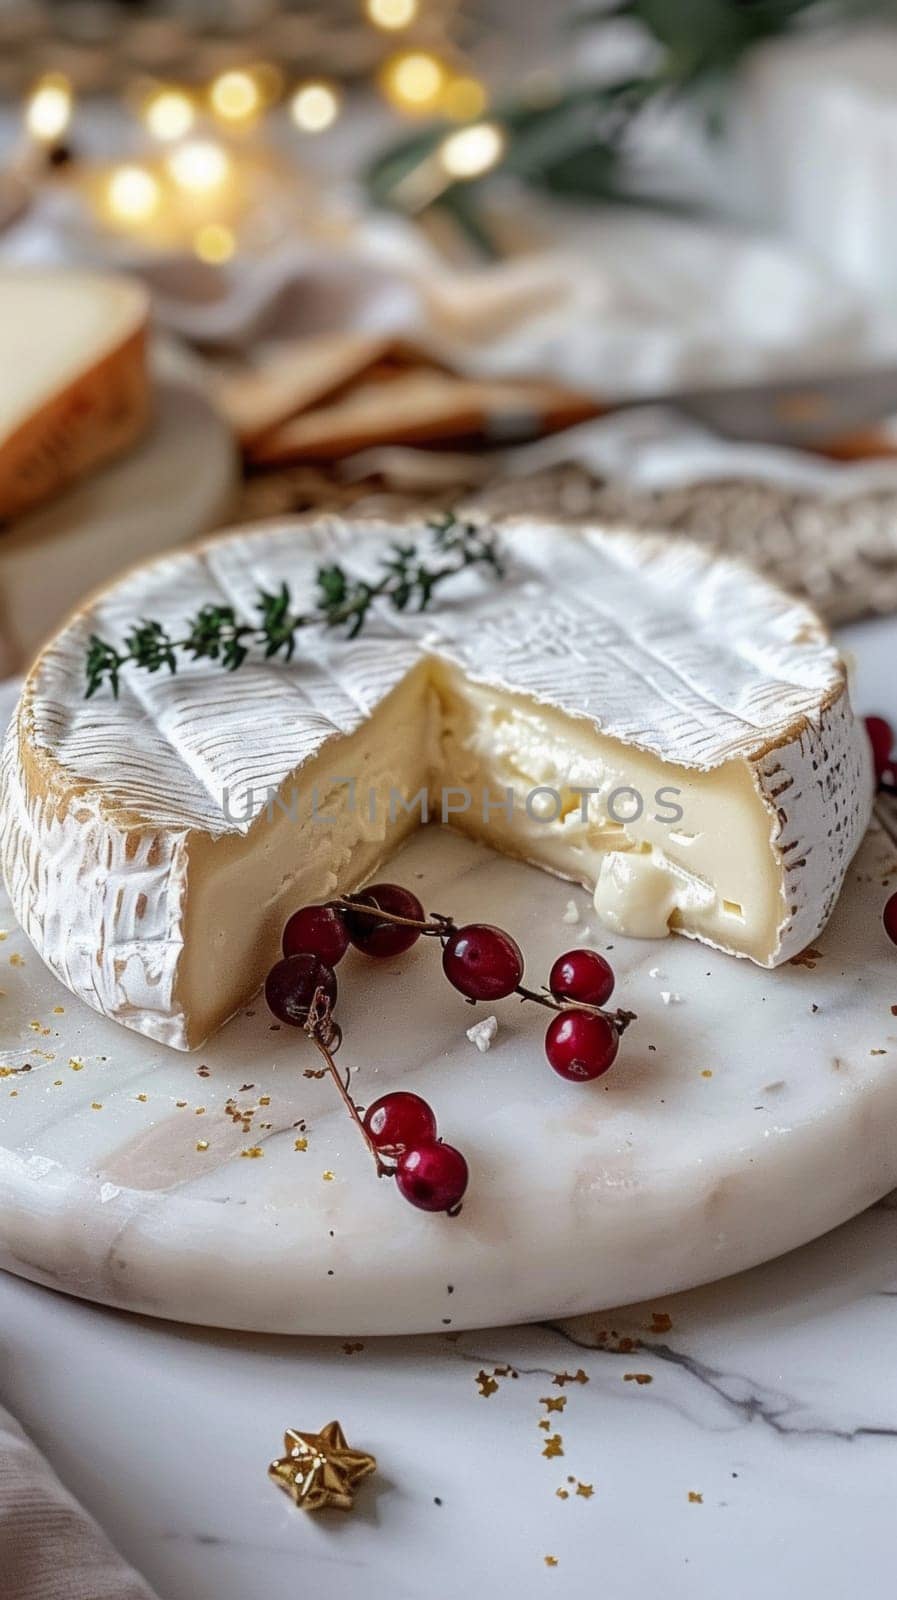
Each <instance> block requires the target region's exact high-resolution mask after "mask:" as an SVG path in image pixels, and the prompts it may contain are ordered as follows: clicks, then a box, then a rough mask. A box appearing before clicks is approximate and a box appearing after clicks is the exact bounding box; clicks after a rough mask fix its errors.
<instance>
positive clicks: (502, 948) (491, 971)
mask: <svg viewBox="0 0 897 1600" xmlns="http://www.w3.org/2000/svg"><path fill="white" fill-rule="evenodd" d="M442 970H443V972H444V973H445V975H446V977H447V978H448V981H449V983H451V984H454V987H455V988H456V989H460V991H461V993H462V994H465V995H466V996H467V998H468V1000H502V999H504V997H505V995H507V994H513V993H514V990H515V989H516V988H517V985H518V983H519V982H520V980H521V978H522V977H523V956H522V954H521V951H520V946H519V945H518V944H517V943H516V941H515V940H514V939H512V938H511V935H510V934H509V933H505V932H504V931H503V930H502V929H501V928H493V927H491V926H490V924H489V923H488V922H469V923H468V924H467V926H466V927H464V928H458V929H457V930H456V931H455V932H454V933H453V934H452V935H451V938H450V939H449V940H448V941H447V943H446V945H445V948H444V949H443V952H442Z"/></svg>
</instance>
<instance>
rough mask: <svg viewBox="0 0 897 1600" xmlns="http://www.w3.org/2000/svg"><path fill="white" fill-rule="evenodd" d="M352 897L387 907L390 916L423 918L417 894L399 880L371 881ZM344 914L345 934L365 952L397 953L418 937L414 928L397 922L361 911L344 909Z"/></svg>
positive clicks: (424, 917) (420, 920) (408, 946)
mask: <svg viewBox="0 0 897 1600" xmlns="http://www.w3.org/2000/svg"><path fill="white" fill-rule="evenodd" d="M352 898H353V900H357V901H359V903H360V904H361V905H363V906H377V907H378V908H379V910H381V911H391V912H392V914H393V916H394V917H411V918H412V919H413V920H414V921H415V922H426V920H427V919H426V916H425V915H424V908H423V906H422V905H421V903H420V901H419V900H418V898H417V895H416V894H412V893H411V890H410V889H403V888H402V886H401V884H399V883H374V884H372V885H371V887H370V888H369V889H363V890H362V892H361V894H356V895H353V896H352ZM345 918H346V926H347V927H348V929H349V938H350V939H351V940H352V943H353V944H354V946H355V948H356V950H361V951H362V952H363V953H364V955H366V956H381V957H385V956H400V955H401V954H402V953H403V951H405V950H410V949H411V946H412V945H413V944H416V943H417V941H418V939H419V938H420V930H419V929H418V928H405V927H403V926H402V924H401V923H400V922H386V921H384V922H378V920H377V918H376V917H371V916H369V915H368V914H367V912H364V911H347V912H345Z"/></svg>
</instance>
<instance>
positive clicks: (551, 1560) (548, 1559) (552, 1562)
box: [545, 1556, 558, 1567]
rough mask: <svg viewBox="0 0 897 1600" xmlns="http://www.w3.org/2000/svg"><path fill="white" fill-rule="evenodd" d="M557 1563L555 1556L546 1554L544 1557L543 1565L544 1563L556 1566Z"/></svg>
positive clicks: (548, 1565)
mask: <svg viewBox="0 0 897 1600" xmlns="http://www.w3.org/2000/svg"><path fill="white" fill-rule="evenodd" d="M557 1564H558V1558H557V1556H546V1557H545V1565H546V1567H556V1566H557Z"/></svg>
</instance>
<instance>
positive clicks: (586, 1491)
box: [576, 1481, 595, 1500]
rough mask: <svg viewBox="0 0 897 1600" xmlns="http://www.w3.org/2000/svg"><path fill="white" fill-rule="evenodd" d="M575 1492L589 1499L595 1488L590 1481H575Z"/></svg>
mask: <svg viewBox="0 0 897 1600" xmlns="http://www.w3.org/2000/svg"><path fill="white" fill-rule="evenodd" d="M576 1493H577V1494H580V1495H582V1498H583V1500H591V1498H592V1495H593V1494H594V1493H595V1490H594V1488H593V1486H592V1484H590V1483H579V1482H578V1481H577V1484H576Z"/></svg>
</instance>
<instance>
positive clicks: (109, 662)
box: [85, 512, 504, 700]
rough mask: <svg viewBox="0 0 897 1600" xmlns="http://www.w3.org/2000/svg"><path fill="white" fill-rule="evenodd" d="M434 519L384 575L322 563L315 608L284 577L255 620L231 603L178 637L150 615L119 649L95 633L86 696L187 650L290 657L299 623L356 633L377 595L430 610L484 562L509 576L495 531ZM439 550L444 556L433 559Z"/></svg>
mask: <svg viewBox="0 0 897 1600" xmlns="http://www.w3.org/2000/svg"><path fill="white" fill-rule="evenodd" d="M428 526H429V528H430V531H431V535H432V539H431V544H430V547H429V550H428V551H421V549H420V548H419V547H418V546H417V545H415V544H399V543H393V544H391V545H390V547H389V552H388V554H386V555H384V556H383V557H382V558H381V561H380V568H381V572H380V576H379V577H377V578H375V579H373V580H367V579H364V578H355V577H353V576H352V575H351V574H350V573H348V572H347V571H346V569H345V568H344V567H343V566H341V565H340V564H339V563H338V562H333V563H331V564H330V565H329V566H322V567H319V568H318V571H317V580H316V581H317V589H318V594H317V601H316V604H315V608H314V610H313V611H308V612H301V611H294V610H293V607H292V600H291V596H290V590H289V586H288V584H286V583H282V584H281V585H280V588H279V589H277V590H276V592H275V593H273V594H269V593H268V592H267V591H266V590H264V589H261V590H259V592H258V596H257V599H256V611H257V612H258V621H256V622H240V621H239V619H238V617H237V613H236V611H235V610H234V608H233V606H219V605H212V604H209V605H204V606H202V607H201V608H200V610H199V611H198V612H197V613H196V615H195V617H193V618H191V619H190V620H189V621H188V622H187V623H186V624H185V628H186V632H185V633H184V634H183V636H182V637H181V638H179V639H173V638H172V637H171V635H170V634H169V633H168V631H167V629H166V628H165V627H164V626H163V625H162V623H161V622H155V621H152V620H149V619H147V618H145V617H141V618H140V620H139V621H138V622H135V623H134V625H133V626H132V627H131V628H130V629H129V631H128V632H127V633H126V634H125V637H124V647H123V649H121V650H118V649H116V647H115V645H113V644H110V643H109V641H108V640H107V639H103V638H101V637H100V636H99V634H96V633H93V634H91V636H90V639H89V641H88V648H87V660H86V672H87V687H86V689H85V698H86V699H88V700H89V699H90V697H91V695H94V694H96V693H97V691H98V690H99V689H101V688H102V687H103V686H104V685H105V684H108V686H109V687H110V688H111V690H112V693H113V694H114V695H116V696H117V695H118V690H119V682H120V674H121V670H122V668H123V667H124V666H125V665H127V664H128V663H131V664H133V665H134V666H138V667H142V668H144V670H145V671H147V672H158V671H159V670H160V669H161V668H163V667H164V668H166V669H167V670H168V671H169V672H176V671H177V666H178V655H179V653H181V652H183V653H184V654H186V655H188V656H189V657H190V658H191V659H192V660H193V661H198V660H200V659H201V658H205V659H207V660H209V661H218V662H220V663H221V665H222V667H224V668H225V670H226V671H228V672H235V671H236V670H237V668H238V667H241V666H242V665H243V662H244V661H245V660H246V658H247V656H248V655H249V654H250V651H251V650H253V649H257V650H261V653H262V657H263V659H265V660H270V659H271V658H273V657H276V656H282V657H283V658H284V660H286V661H290V660H292V657H293V653H294V650H295V647H296V635H297V633H298V632H299V630H300V629H301V628H308V627H311V626H312V625H313V624H317V625H319V626H321V627H324V628H342V629H343V630H344V632H345V635H346V637H347V638H349V639H355V638H356V637H357V636H358V634H359V633H360V632H361V630H362V628H363V627H364V626H365V624H366V622H367V620H368V617H369V615H370V612H371V608H372V607H373V606H374V605H375V603H376V602H377V601H378V600H379V601H386V602H387V603H388V604H389V605H390V606H392V608H393V609H394V610H395V611H408V610H415V611H426V610H427V608H428V607H429V605H430V602H431V601H432V598H433V596H434V594H435V593H436V590H437V589H438V588H439V586H440V584H443V583H445V582H447V581H448V580H449V579H450V578H454V577H457V575H458V573H459V572H463V571H464V570H465V568H467V567H474V566H481V567H486V568H488V569H489V571H491V572H492V574H493V575H494V576H495V577H496V578H501V577H503V576H504V567H503V564H502V560H501V556H500V554H499V550H498V545H497V542H496V539H495V535H494V534H493V533H491V532H490V531H489V530H487V529H484V528H480V527H477V525H476V524H475V523H472V522H462V521H459V520H458V519H457V518H456V517H455V516H454V515H453V513H451V512H446V513H445V514H444V515H443V516H441V517H437V518H434V519H433V520H432V521H431V522H430V523H429V524H428ZM428 556H429V557H430V560H429V561H428ZM433 556H435V557H437V558H438V559H437V561H436V562H435V564H434V563H433V561H432V558H433Z"/></svg>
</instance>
